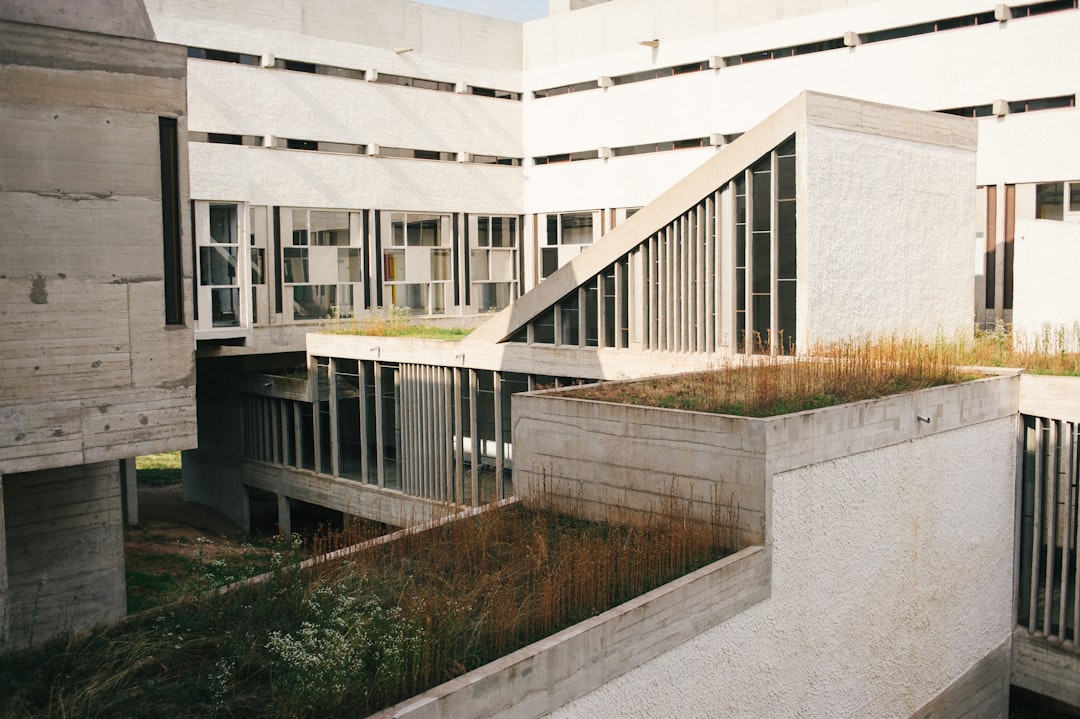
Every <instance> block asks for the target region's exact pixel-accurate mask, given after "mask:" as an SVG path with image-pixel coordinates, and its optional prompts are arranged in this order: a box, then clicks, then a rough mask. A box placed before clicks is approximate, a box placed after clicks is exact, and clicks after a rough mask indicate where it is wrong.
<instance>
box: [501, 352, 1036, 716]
mask: <svg viewBox="0 0 1080 719" xmlns="http://www.w3.org/2000/svg"><path fill="white" fill-rule="evenodd" d="M1019 388H1020V379H1019V377H1018V376H1017V375H1016V374H1015V373H1009V374H1007V375H1002V376H995V377H988V378H985V379H980V380H976V381H973V382H968V383H965V384H962V385H951V386H944V387H937V388H933V389H927V390H922V391H918V392H912V393H908V394H903V395H897V396H892V397H886V398H882V399H877V400H869V401H865V402H858V403H853V404H848V405H842V406H837V407H829V408H825V409H820V410H813V411H808V412H802V413H797V414H791V415H785V416H780V417H773V418H765V419H751V418H738V417H722V416H714V415H706V414H701V413H695V412H682V411H678V410H669V409H658V408H642V407H628V406H622V405H612V404H607V403H602V402H594V401H588V400H578V399H569V398H565V397H561V396H559V394H558V393H557V392H554V391H549V392H544V393H535V394H530V395H516V396H515V397H514V400H513V401H514V409H513V412H514V446H515V452H516V455H515V477H514V484H515V489H516V491H517V492H518V493H519V494H525V495H528V494H529V493H532V492H537V491H545V492H548V493H549V494H550V493H551V492H553V491H555V492H558V493H559V496H561V497H563V499H564V501H565V502H566V503H567V505H568V507H570V508H576V510H579V511H584V512H587V513H595V514H605V513H606V512H607V511H608V506H609V505H619V504H622V503H628V504H629V505H630V506H632V507H636V508H638V509H639V510H640V511H649V510H650V509H651V508H652V507H653V506H656V505H657V504H658V503H659V502H661V501H664V499H665V498H666V497H668V496H669V495H670V493H671V491H672V489H671V488H672V486H673V483H674V486H675V487H676V489H677V491H679V492H682V493H683V494H682V496H683V497H684V498H689V497H690V496H693V497H694V498H697V497H702V496H706V497H707V496H709V495H710V494H711V493H713V492H714V491H716V490H717V488H722V490H721V491H722V492H723V494H724V495H730V496H732V497H733V498H734V501H735V502H736V503H737V504H738V506H739V519H740V529H741V530H742V531H743V536H744V538H745V537H751V536H753V535H755V534H757V535H763V536H764V546H765V548H767V549H768V550H769V554H768V557H769V559H770V560H771V563H772V566H771V571H770V582H771V588H770V591H769V597H768V598H767V599H765V600H763V601H761V602H758V603H757V604H754V605H753V606H750V607H747V608H746V609H745V610H743V611H742V612H740V613H739V614H737V615H734V616H731V617H729V618H728V619H727V620H726V621H724V622H721V623H718V624H716V625H715V626H713V627H712V628H711V629H707V630H705V631H703V632H702V633H701V634H699V635H697V636H694V637H692V638H690V639H689V640H687V641H685V642H683V643H680V644H679V645H677V646H674V647H672V648H671V649H670V650H668V651H666V652H664V653H663V654H660V655H658V656H657V657H656V658H655V659H653V660H652V661H650V662H648V663H647V664H643V665H640V666H638V667H636V668H631V669H628V670H627V671H626V672H625V673H623V674H621V675H620V676H618V677H615V678H614V679H611V680H609V681H607V682H605V683H603V684H597V685H595V689H594V690H593V691H591V692H589V693H588V694H586V695H585V696H582V697H580V698H578V699H575V700H573V701H571V702H569V703H568V704H566V705H564V706H562V707H560V708H559V709H557V710H554V711H553V712H552V716H553V717H576V716H593V717H612V718H614V717H621V716H627V715H633V716H690V715H709V716H751V715H752V716H777V717H780V716H803V717H839V716H848V717H858V716H922V715H926V713H927V712H937V711H939V710H942V707H948V712H947V713H948V714H949V715H950V716H957V717H961V716H972V717H975V716H1004V715H1005V714H1006V713H1007V705H1008V686H1009V677H1008V647H1009V642H1010V635H1011V629H1012V607H1011V603H1012V556H1013V550H1012V546H1013V530H1012V527H1013V523H1014V516H1013V515H1014V511H1015V505H1014V498H1015V478H1014V475H1015V467H1016V432H1017V429H1016V408H1017V403H1018V401H1019ZM920 418H921V419H920ZM926 420H929V421H926ZM648 636H649V635H648V634H647V633H645V632H644V631H643V632H642V634H641V635H640V636H639V637H638V641H639V642H640V643H642V644H648V643H649V641H650V640H649V638H648ZM824 657H829V658H830V659H829V661H826V662H823V661H822V659H823V658H824ZM706 708H707V709H706ZM748 708H749V709H748ZM748 711H749V712H750V713H748Z"/></svg>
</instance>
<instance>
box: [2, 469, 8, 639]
mask: <svg viewBox="0 0 1080 719" xmlns="http://www.w3.org/2000/svg"><path fill="white" fill-rule="evenodd" d="M4 511H5V510H4V475H2V474H0V649H3V648H4V647H6V646H8V629H9V626H10V625H9V624H8V617H9V616H10V613H9V612H8V569H7V565H8V561H7V548H8V541H7V534H6V530H5V529H4Z"/></svg>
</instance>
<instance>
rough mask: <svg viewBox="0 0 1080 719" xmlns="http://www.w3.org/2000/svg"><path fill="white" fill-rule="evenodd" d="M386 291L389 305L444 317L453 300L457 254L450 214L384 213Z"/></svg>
mask: <svg viewBox="0 0 1080 719" xmlns="http://www.w3.org/2000/svg"><path fill="white" fill-rule="evenodd" d="M382 221H383V222H384V223H385V225H384V227H383V229H382V236H383V237H384V238H388V239H389V242H387V243H386V244H387V246H386V247H384V248H383V252H382V266H383V276H382V282H383V292H384V297H385V298H386V299H387V302H388V304H389V305H391V306H393V307H403V308H406V309H409V310H413V311H416V312H419V313H423V314H444V313H445V312H446V310H447V307H448V305H449V304H452V303H451V302H450V300H452V299H453V282H454V273H455V268H454V255H453V248H452V246H451V237H452V222H451V216H450V215H448V214H431V213H422V212H387V213H383V215H382Z"/></svg>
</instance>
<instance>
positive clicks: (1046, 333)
mask: <svg viewBox="0 0 1080 719" xmlns="http://www.w3.org/2000/svg"><path fill="white" fill-rule="evenodd" d="M961 345H962V347H961V350H962V351H961V353H960V356H959V358H958V361H960V362H962V363H964V364H967V365H971V366H979V367H1022V368H1023V369H1025V370H1027V371H1028V372H1031V373H1032V374H1053V375H1071V376H1080V322H1078V323H1073V325H1072V326H1071V327H1062V326H1059V327H1050V326H1046V327H1044V328H1043V329H1042V330H1041V331H1039V332H1037V333H1034V334H1017V333H1014V332H1007V331H1006V329H1005V325H1003V324H1001V323H999V324H998V325H997V326H996V327H995V328H994V329H993V330H991V331H978V332H976V333H975V339H974V341H973V342H970V343H961Z"/></svg>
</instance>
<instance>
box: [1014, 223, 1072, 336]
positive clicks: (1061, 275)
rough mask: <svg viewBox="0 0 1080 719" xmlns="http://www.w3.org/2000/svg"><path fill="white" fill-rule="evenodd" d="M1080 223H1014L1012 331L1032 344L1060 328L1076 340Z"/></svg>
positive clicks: (1053, 334) (1055, 332)
mask: <svg viewBox="0 0 1080 719" xmlns="http://www.w3.org/2000/svg"><path fill="white" fill-rule="evenodd" d="M1078 267H1080V223H1075V222H1058V221H1056V220H1018V221H1017V223H1016V240H1015V255H1014V259H1013V331H1014V332H1015V333H1016V334H1017V336H1018V337H1022V338H1025V339H1026V340H1029V341H1034V340H1035V339H1037V338H1039V337H1040V336H1041V335H1042V334H1043V333H1044V331H1049V332H1050V337H1051V339H1054V338H1055V337H1056V336H1057V333H1058V331H1059V330H1061V331H1064V333H1065V339H1066V340H1067V341H1068V342H1069V343H1070V346H1071V347H1072V349H1073V350H1074V351H1075V350H1076V344H1077V343H1078V342H1080V284H1078V283H1077V277H1076V271H1077V268H1078Z"/></svg>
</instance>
